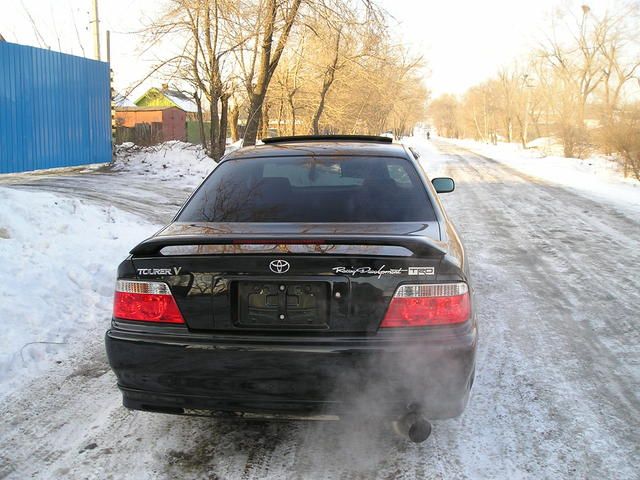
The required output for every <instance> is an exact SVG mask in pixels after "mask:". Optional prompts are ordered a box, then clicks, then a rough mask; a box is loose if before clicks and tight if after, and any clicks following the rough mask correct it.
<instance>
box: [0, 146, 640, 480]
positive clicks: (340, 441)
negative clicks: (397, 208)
mask: <svg viewBox="0 0 640 480" xmlns="http://www.w3.org/2000/svg"><path fill="white" fill-rule="evenodd" d="M406 141H407V142H408V143H411V144H412V145H413V146H414V147H415V148H417V149H418V150H419V151H420V152H421V153H422V158H421V160H422V162H423V163H424V165H425V168H426V170H427V172H428V173H429V174H430V175H431V176H432V177H433V176H438V175H443V176H452V177H454V178H455V179H456V182H457V188H456V191H455V192H453V193H452V194H448V195H443V197H442V199H443V202H444V203H445V206H446V208H447V211H448V213H449V215H450V216H451V217H452V219H453V220H454V221H455V223H456V224H457V226H458V228H459V230H460V233H461V234H462V237H463V239H464V241H465V243H466V248H467V251H468V254H469V257H470V261H471V270H472V277H473V280H474V289H475V298H476V308H477V312H478V316H479V321H480V331H481V341H480V346H479V351H478V371H477V377H476V383H475V385H474V389H473V395H472V399H471V402H470V404H469V406H468V409H467V410H466V412H465V413H464V414H463V415H462V416H461V417H460V418H459V419H455V420H450V421H443V422H438V423H437V424H436V425H435V427H434V433H433V435H432V437H431V438H430V439H429V440H427V442H425V443H423V444H420V445H415V444H408V443H406V442H404V441H403V440H400V439H398V438H396V437H394V436H391V435H388V434H386V433H385V432H384V431H382V432H381V431H380V429H377V428H376V426H375V425H366V424H365V425H363V424H361V423H360V424H359V423H349V422H328V423H322V424H308V423H228V422H223V421H220V420H215V419H209V418H184V417H174V416H169V415H160V414H151V413H145V412H130V411H127V410H126V409H124V408H123V407H122V406H121V403H120V402H121V399H120V395H119V392H118V390H117V388H116V386H115V377H114V376H113V374H112V373H111V372H110V370H109V368H108V365H107V364H106V358H105V354H104V346H103V333H104V330H105V329H106V328H107V325H108V318H109V313H110V309H111V304H110V303H111V298H110V296H111V294H112V288H113V279H114V272H115V268H116V266H117V264H118V263H119V261H120V260H121V259H122V258H123V257H124V255H126V252H127V251H128V250H129V248H131V246H132V245H134V244H135V243H137V241H138V240H140V239H141V238H143V237H145V236H147V235H148V234H149V233H151V232H152V231H153V230H154V229H155V228H156V224H159V223H163V222H166V221H168V220H169V219H170V218H171V216H172V215H173V213H174V212H175V211H176V210H177V208H178V207H179V205H180V203H181V202H182V201H183V200H184V198H185V197H186V196H187V195H188V194H189V191H190V189H191V188H193V186H194V185H196V184H197V183H198V182H199V181H200V179H201V177H202V176H204V175H206V173H207V171H208V170H207V169H210V168H212V167H213V165H212V164H210V163H209V161H207V160H206V159H203V160H200V159H199V157H198V155H197V152H196V151H192V152H188V151H185V150H184V149H182V148H181V147H180V146H176V148H170V149H169V151H159V152H156V154H153V155H151V154H150V152H149V151H145V152H143V153H142V154H141V155H139V156H136V157H135V158H129V159H128V161H126V162H125V161H122V162H118V164H116V166H115V167H114V168H112V169H105V170H101V171H96V172H87V173H83V174H69V175H53V176H47V175H42V176H40V177H38V178H33V177H29V178H16V177H12V178H11V179H10V181H6V182H5V181H4V180H2V179H0V181H2V182H4V183H10V184H11V186H12V187H13V188H11V189H9V188H0V205H1V209H0V255H3V256H2V257H0V260H1V261H2V262H3V269H2V270H0V278H1V280H2V285H3V288H4V289H7V291H8V292H9V293H10V294H11V295H12V297H11V298H6V299H5V297H0V300H1V304H2V309H5V308H6V305H7V303H8V302H11V303H10V304H15V305H16V306H15V307H13V306H11V307H10V308H11V312H12V314H11V315H9V316H5V315H4V313H0V315H3V316H2V318H1V321H2V324H3V326H5V329H4V330H3V332H4V334H5V335H9V336H11V337H12V338H13V340H12V341H11V342H8V343H5V342H4V340H0V348H2V349H6V350H3V351H2V355H3V357H2V359H3V361H4V359H13V360H11V361H9V362H8V365H10V367H9V368H7V370H6V372H5V371H4V370H3V372H5V373H6V376H7V378H8V380H6V381H5V382H4V383H2V384H0V388H2V392H3V394H4V398H3V401H2V402H0V419H1V422H0V423H1V424H2V426H3V427H2V428H1V429H0V478H3V477H5V476H6V477H7V478H12V479H13V478H15V479H22V478H30V477H33V478H73V479H75V478H83V479H84V478H99V479H102V478H132V479H136V480H137V479H146V478H149V479H152V478H153V479H155V478H167V479H169V478H220V479H243V480H248V479H284V478H291V479H307V478H312V479H315V478H322V479H340V480H347V479H358V480H361V479H364V478H367V479H369V478H381V479H382V478H384V479H402V480H408V479H418V478H419V479H431V478H433V479H448V478H460V479H484V478H487V479H489V478H490V479H504V478H510V479H511V478H518V479H520V478H532V479H538V478H554V479H555V478H566V479H574V478H625V479H627V478H640V476H639V474H638V472H639V471H640V459H639V457H638V433H637V432H638V431H639V430H640V421H639V419H640V398H639V392H640V347H639V345H640V332H639V329H638V314H637V309H636V305H637V304H638V303H640V270H639V267H638V265H640V251H639V249H638V245H639V244H640V225H639V223H638V217H637V216H629V215H621V214H619V212H618V207H617V205H618V203H617V201H615V200H614V199H608V198H604V197H603V198H602V199H601V200H598V201H597V202H596V201H593V200H592V199H590V197H589V195H588V194H586V193H582V192H581V194H580V195H576V191H577V190H575V191H574V190H573V187H571V188H567V187H563V186H561V185H560V184H559V183H558V182H550V181H547V180H545V179H543V178H539V177H537V178H532V176H531V174H529V173H527V174H523V173H521V172H520V171H519V170H517V169H514V168H512V167H511V166H507V165H505V164H503V163H500V162H495V161H491V160H487V159H486V158H484V157H482V156H478V155H475V154H473V153H472V152H470V151H469V150H465V149H462V148H460V147H458V146H455V145H452V144H450V143H445V142H439V141H436V142H428V141H426V140H425V139H419V138H413V139H407V140H406ZM183 154H184V155H185V156H186V158H184V157H182V155H183ZM181 158H182V160H180V159H181ZM165 164H166V165H167V167H166V168H165V167H164V166H163V165H165ZM145 170H148V171H145ZM185 171H189V172H191V173H189V174H186V175H185V176H184V177H180V174H181V173H184V172H185ZM634 188H635V187H634ZM44 191H47V192H54V193H55V195H51V194H49V193H42V192H44ZM56 202H57V203H56ZM114 205H115V206H117V209H116V208H114ZM74 209H75V213H74ZM125 211H126V212H125ZM134 214H136V215H134ZM40 225H43V226H45V227H47V226H48V227H50V229H51V230H50V232H47V231H46V229H45V228H40ZM39 230H42V232H40V231H39ZM3 237H9V238H3ZM116 237H117V238H116ZM7 242H13V243H7ZM5 245H7V246H10V249H9V250H10V251H9V250H8V251H9V253H7V254H6V255H5V253H4V252H5V250H7V249H6V248H5ZM41 252H42V253H41ZM83 252H87V253H86V254H85V253H83ZM7 266H8V268H7ZM29 269H35V270H36V273H33V274H32V273H31V272H30V271H29ZM38 281H41V282H42V283H43V286H42V288H39V287H37V286H36V287H34V286H33V285H32V284H33V282H38ZM12 283H16V285H15V286H13V285H12ZM33 292H35V293H33ZM79 292H80V293H79ZM78 295H80V297H78ZM82 309H84V310H85V311H87V312H88V313H89V315H79V314H78V312H79V311H82ZM0 312H2V310H0ZM45 312H46V313H45ZM18 317H20V318H18ZM52 318H55V319H56V320H51V319H52ZM29 322H32V323H29ZM50 322H55V325H53V324H51V325H50V324H49V323H50ZM75 322H78V326H77V328H76V327H75V326H74V323H75ZM6 325H9V327H10V329H11V332H9V333H7V328H6ZM23 328H25V329H26V330H28V331H29V332H31V333H28V334H27V333H23V332H22V331H21V330H22V329H23ZM43 339H44V340H52V341H66V342H67V344H66V345H57V344H56V345H47V344H34V345H29V346H27V347H26V348H25V349H24V350H23V355H25V360H28V361H30V362H31V361H32V362H34V363H33V368H30V367H27V366H24V365H23V364H22V358H21V357H20V355H19V354H18V353H16V352H18V351H19V349H21V348H22V345H23V343H26V342H29V341H41V340H43ZM49 347H50V350H47V349H48V348H49ZM5 353H6V354H7V356H6V357H5V356H4V355H5ZM30 355H31V356H30ZM58 361H60V362H61V363H60V364H58V363H57V362H58ZM3 365H4V363H3ZM36 365H37V366H36ZM23 370H24V371H26V372H27V373H28V375H29V376H30V377H31V379H27V380H25V381H23V380H17V379H16V378H14V377H15V376H19V375H21V374H22V373H23ZM5 373H3V375H5Z"/></svg>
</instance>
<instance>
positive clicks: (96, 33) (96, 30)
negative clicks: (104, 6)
mask: <svg viewBox="0 0 640 480" xmlns="http://www.w3.org/2000/svg"><path fill="white" fill-rule="evenodd" d="M92 4H93V22H92V23H93V56H94V57H95V59H96V60H100V19H99V15H98V0H93V1H92Z"/></svg>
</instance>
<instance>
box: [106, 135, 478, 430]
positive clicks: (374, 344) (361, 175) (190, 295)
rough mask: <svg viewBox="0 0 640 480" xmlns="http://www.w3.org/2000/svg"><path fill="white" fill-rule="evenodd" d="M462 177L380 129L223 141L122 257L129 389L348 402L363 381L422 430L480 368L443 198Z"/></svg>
mask: <svg viewBox="0 0 640 480" xmlns="http://www.w3.org/2000/svg"><path fill="white" fill-rule="evenodd" d="M453 188H454V183H453V180H451V179H449V178H435V179H433V180H432V181H429V179H428V177H427V174H426V172H425V171H424V170H423V167H422V165H421V164H420V162H418V160H417V158H416V156H415V154H414V153H413V152H412V151H410V150H409V149H407V148H406V147H405V146H403V145H401V144H394V143H391V139H388V138H384V137H364V136H357V137H356V136H353V137H352V136H332V137H279V138H273V139H269V140H265V144H264V145H261V146H256V147H250V148H244V149H241V150H238V151H236V152H234V153H232V154H230V155H228V156H226V157H225V158H224V159H223V160H222V161H221V163H220V165H219V166H218V167H217V168H216V169H215V170H214V171H213V172H212V173H211V174H210V175H209V177H207V178H206V179H205V180H204V181H203V183H202V184H201V185H200V187H199V188H198V189H197V190H196V191H195V193H194V194H193V195H192V196H191V197H190V198H189V199H188V201H187V202H186V203H185V205H184V206H183V207H182V209H181V210H180V211H179V212H178V214H177V215H176V217H175V219H174V220H173V222H172V223H170V224H169V225H167V226H166V227H165V228H163V229H162V230H160V231H159V232H158V233H157V234H155V235H154V236H153V237H151V238H149V239H147V240H144V241H143V242H142V243H140V244H139V245H137V246H136V247H135V248H134V249H133V250H132V251H131V255H130V256H129V257H128V258H127V259H126V260H125V261H123V262H122V263H121V264H120V266H119V268H118V279H117V283H116V292H115V300H114V311H113V318H112V322H111V328H110V329H109V330H108V332H107V334H106V347H107V354H108V357H109V362H110V364H111V367H112V368H113V370H114V372H115V373H116V375H117V379H118V386H119V387H120V389H121V391H122V394H123V402H124V405H125V406H126V407H128V408H131V409H139V410H146V411H152V412H163V413H175V414H192V415H203V414H206V415H209V414H218V413H221V412H225V413H226V414H231V415H238V416H243V415H256V414H258V415H296V416H302V415H309V416H310V415H319V414H322V415H328V414H331V415H337V416H340V415H343V414H346V413H348V412H349V411H350V409H352V408H353V404H354V402H356V401H357V399H359V398H360V399H361V398H362V396H363V395H364V396H366V397H367V398H369V399H370V400H371V401H372V402H371V403H374V404H375V406H376V409H377V410H378V411H379V412H380V413H382V414H383V415H384V416H387V417H388V418H390V419H395V425H396V427H397V429H398V430H399V431H400V432H402V433H404V434H405V435H406V436H408V437H409V438H410V439H411V440H414V441H422V440H424V439H425V438H426V437H427V436H428V435H429V432H430V429H431V428H430V423H429V420H430V419H440V418H451V417H456V416H458V415H460V414H461V413H462V412H463V410H464V408H465V406H466V404H467V401H468V398H469V392H470V389H471V386H472V384H473V379H474V373H475V352H476V345H477V324H476V320H475V316H474V312H473V302H472V296H471V293H472V290H471V286H470V283H469V281H470V279H469V271H468V265H467V261H466V259H465V254H464V249H463V246H462V243H461V241H460V239H459V238H458V235H457V233H456V231H455V229H454V227H453V225H452V224H451V222H450V221H449V219H448V218H447V216H446V214H445V212H444V210H443V207H442V205H441V203H440V201H439V199H438V193H444V192H450V191H452V190H453Z"/></svg>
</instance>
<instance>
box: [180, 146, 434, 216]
mask: <svg viewBox="0 0 640 480" xmlns="http://www.w3.org/2000/svg"><path fill="white" fill-rule="evenodd" d="M434 219H435V215H434V212H433V208H432V206H431V203H430V201H429V198H428V196H427V194H426V191H425V187H424V186H423V185H422V182H421V180H420V178H419V177H418V175H417V173H416V170H415V168H414V166H413V165H412V164H411V162H409V161H408V160H405V159H401V158H370V157H335V158H334V157H282V158H255V159H239V160H229V161H226V162H224V163H222V164H221V165H220V166H219V167H218V168H217V169H216V170H214V172H213V173H212V174H211V176H210V177H209V178H208V179H207V180H206V182H205V184H204V185H203V186H202V187H201V188H200V189H199V190H198V191H197V193H196V194H195V195H194V196H193V198H192V199H191V200H190V201H189V203H188V204H187V206H186V207H185V209H184V210H183V211H182V213H181V214H180V216H179V218H178V221H181V222H300V223H312V222H318V223H325V222H347V223H351V222H358V223H360V222H412V221H431V220H434Z"/></svg>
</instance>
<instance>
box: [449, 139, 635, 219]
mask: <svg viewBox="0 0 640 480" xmlns="http://www.w3.org/2000/svg"><path fill="white" fill-rule="evenodd" d="M446 141H447V142H449V143H452V144H454V145H458V146H460V147H464V148H467V149H469V150H471V151H473V152H475V153H479V154H482V155H484V156H486V157H489V158H491V159H494V160H497V161H499V162H501V163H503V164H505V165H508V166H510V167H512V168H515V169H516V170H519V171H521V172H523V173H526V174H528V175H531V176H533V177H535V178H537V179H540V180H544V181H546V182H551V183H553V184H556V185H562V186H563V187H569V188H571V189H572V190H574V191H576V192H577V193H579V194H581V195H586V196H588V197H589V198H592V199H595V200H599V201H604V202H607V203H611V204H614V205H616V206H617V208H619V209H621V210H623V211H625V212H627V213H629V214H631V215H640V181H638V180H636V179H635V178H632V177H628V178H624V176H623V172H622V167H621V165H620V164H619V162H617V161H616V160H615V159H614V158H610V157H605V156H602V155H600V156H598V155H594V156H590V157H588V158H585V159H579V158H565V157H562V156H559V154H558V148H557V145H551V146H549V145H548V144H547V143H545V141H544V139H540V140H539V141H536V142H531V145H530V148H528V149H526V150H525V149H523V148H522V147H521V145H519V144H515V143H498V145H492V144H487V143H482V142H476V141H473V140H450V139H446ZM554 147H556V148H554ZM546 152H551V153H555V155H547V153H546Z"/></svg>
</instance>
